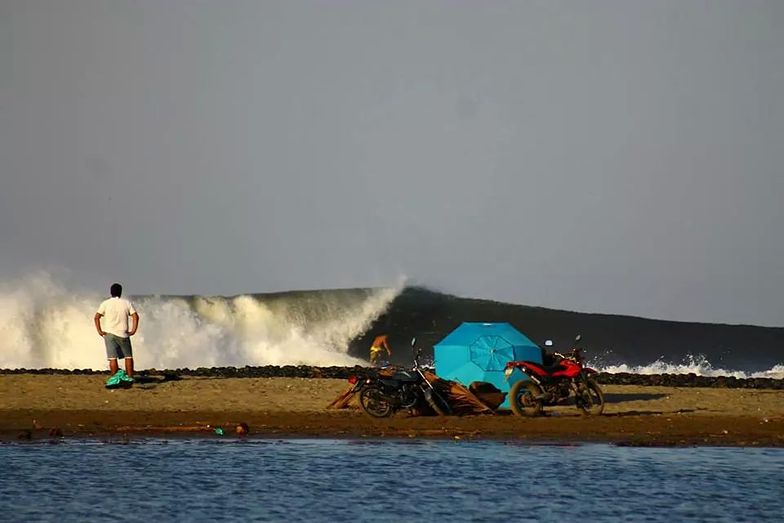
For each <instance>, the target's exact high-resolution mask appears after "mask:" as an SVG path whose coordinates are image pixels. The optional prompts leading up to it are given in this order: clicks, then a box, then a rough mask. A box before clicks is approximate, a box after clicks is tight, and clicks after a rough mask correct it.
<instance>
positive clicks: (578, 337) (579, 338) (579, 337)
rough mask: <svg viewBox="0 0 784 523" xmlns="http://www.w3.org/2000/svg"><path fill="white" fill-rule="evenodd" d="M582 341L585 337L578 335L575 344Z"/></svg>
mask: <svg viewBox="0 0 784 523" xmlns="http://www.w3.org/2000/svg"><path fill="white" fill-rule="evenodd" d="M581 339H583V335H582V334H578V335H577V337H576V338H575V339H574V342H575V343H577V342H578V341H580V340H581Z"/></svg>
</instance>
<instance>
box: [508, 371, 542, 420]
mask: <svg viewBox="0 0 784 523" xmlns="http://www.w3.org/2000/svg"><path fill="white" fill-rule="evenodd" d="M541 397H542V389H540V388H539V386H538V385H537V384H536V383H534V382H532V381H528V380H521V381H518V382H517V383H515V384H514V385H512V388H511V389H510V390H509V398H510V399H509V404H510V405H511V406H512V412H514V413H515V414H517V415H518V416H528V417H532V416H539V415H541V414H542V410H543V408H544V405H543V404H542V400H541Z"/></svg>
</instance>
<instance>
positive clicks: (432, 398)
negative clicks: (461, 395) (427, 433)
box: [425, 391, 452, 416]
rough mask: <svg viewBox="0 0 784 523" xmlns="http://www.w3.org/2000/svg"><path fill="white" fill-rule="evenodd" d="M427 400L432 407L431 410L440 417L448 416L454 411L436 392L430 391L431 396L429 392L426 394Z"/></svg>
mask: <svg viewBox="0 0 784 523" xmlns="http://www.w3.org/2000/svg"><path fill="white" fill-rule="evenodd" d="M425 400H427V404H428V405H430V408H431V409H433V410H434V411H435V413H436V414H438V415H439V416H448V415H449V414H450V412H451V411H452V409H450V408H449V404H448V403H447V402H446V400H444V398H442V397H441V395H440V394H438V392H436V391H429V394H428V392H425Z"/></svg>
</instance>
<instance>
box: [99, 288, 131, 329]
mask: <svg viewBox="0 0 784 523" xmlns="http://www.w3.org/2000/svg"><path fill="white" fill-rule="evenodd" d="M98 314H100V315H101V316H103V318H101V328H102V329H103V331H104V332H108V333H109V334H114V335H115V336H119V337H120V338H127V337H128V317H129V316H130V315H131V314H136V309H134V308H133V304H132V303H131V302H129V301H128V300H126V299H125V298H116V297H115V298H109V299H108V300H104V301H103V302H102V303H101V304H100V305H99V306H98Z"/></svg>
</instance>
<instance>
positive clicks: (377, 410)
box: [359, 387, 393, 418]
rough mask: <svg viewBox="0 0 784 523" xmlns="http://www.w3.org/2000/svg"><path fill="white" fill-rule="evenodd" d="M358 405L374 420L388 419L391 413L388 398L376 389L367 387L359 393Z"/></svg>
mask: <svg viewBox="0 0 784 523" xmlns="http://www.w3.org/2000/svg"><path fill="white" fill-rule="evenodd" d="M359 405H360V406H361V407H362V410H364V411H365V412H366V413H367V414H368V415H370V416H373V417H374V418H388V417H389V416H391V415H392V412H393V409H392V402H391V401H390V400H389V397H388V396H387V395H386V394H384V393H383V392H382V391H381V390H379V389H377V388H376V387H368V388H364V389H362V390H361V391H360V393H359Z"/></svg>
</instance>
